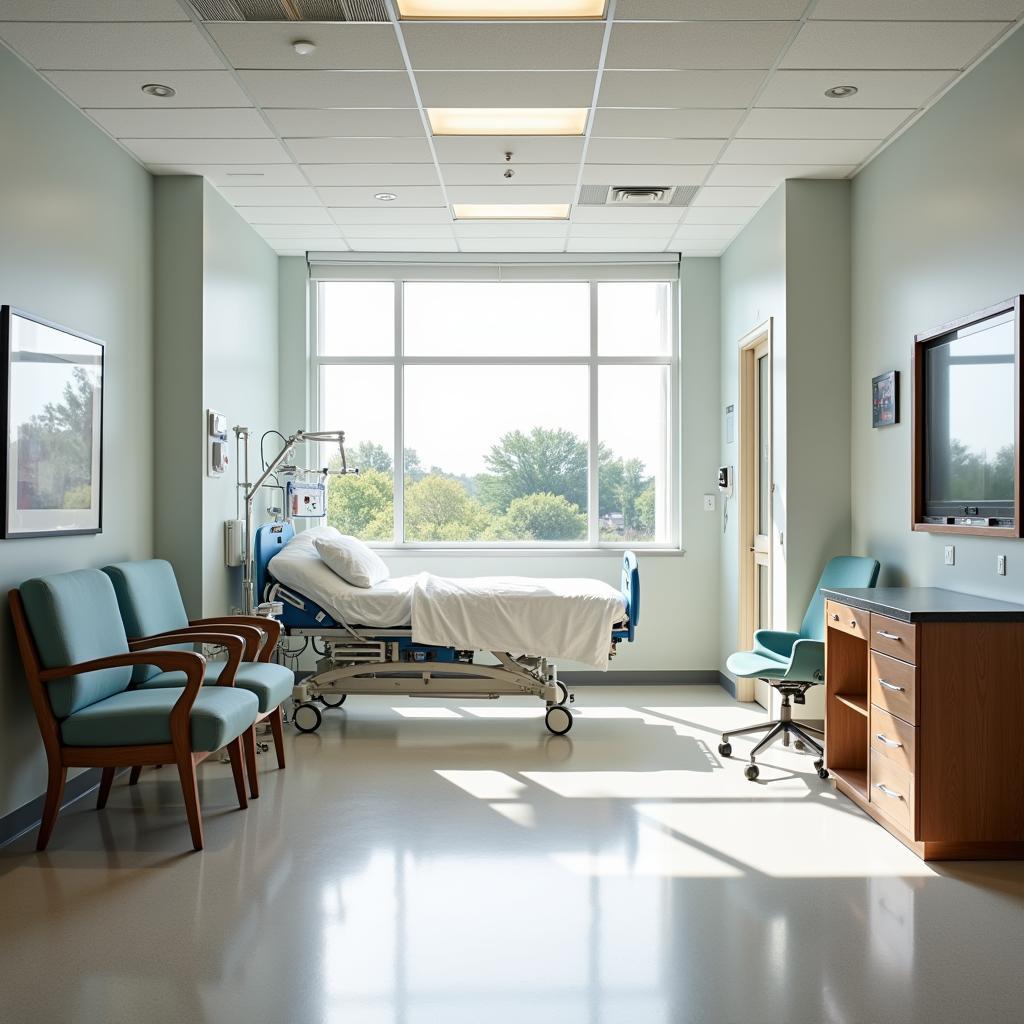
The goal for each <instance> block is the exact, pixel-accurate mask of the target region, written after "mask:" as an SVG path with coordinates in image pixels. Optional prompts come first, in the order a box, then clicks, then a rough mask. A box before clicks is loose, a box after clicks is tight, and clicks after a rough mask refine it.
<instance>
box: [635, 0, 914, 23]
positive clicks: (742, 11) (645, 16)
mask: <svg viewBox="0 0 1024 1024" xmlns="http://www.w3.org/2000/svg"><path fill="white" fill-rule="evenodd" d="M854 2H856V0H854ZM888 2H891V0H888ZM925 2H927V0H925ZM806 8H807V0H715V2H714V3H709V2H708V0H619V2H618V4H617V5H616V7H615V19H616V20H617V21H642V20H650V21H728V20H730V19H735V20H737V21H775V20H785V19H789V20H794V19H796V18H799V17H800V16H801V15H802V14H803V13H804V11H805V10H806Z"/></svg>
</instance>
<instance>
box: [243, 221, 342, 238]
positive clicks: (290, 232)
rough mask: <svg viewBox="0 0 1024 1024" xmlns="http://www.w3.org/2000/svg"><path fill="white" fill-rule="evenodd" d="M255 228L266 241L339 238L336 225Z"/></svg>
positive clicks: (276, 225)
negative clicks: (275, 239)
mask: <svg viewBox="0 0 1024 1024" xmlns="http://www.w3.org/2000/svg"><path fill="white" fill-rule="evenodd" d="M255 227H256V230H257V231H258V232H259V233H260V234H261V235H262V236H263V237H264V238H267V239H273V238H300V237H301V238H341V228H339V227H338V225H337V224H257V225H255Z"/></svg>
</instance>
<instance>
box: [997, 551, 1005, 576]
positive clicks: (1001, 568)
mask: <svg viewBox="0 0 1024 1024" xmlns="http://www.w3.org/2000/svg"><path fill="white" fill-rule="evenodd" d="M996 573H997V574H998V575H1000V576H1005V575H1006V555H996Z"/></svg>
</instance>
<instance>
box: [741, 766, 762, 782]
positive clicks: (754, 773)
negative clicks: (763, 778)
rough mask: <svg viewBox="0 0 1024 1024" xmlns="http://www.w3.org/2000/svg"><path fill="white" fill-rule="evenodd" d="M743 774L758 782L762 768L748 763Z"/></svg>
mask: <svg viewBox="0 0 1024 1024" xmlns="http://www.w3.org/2000/svg"><path fill="white" fill-rule="evenodd" d="M743 774H744V775H746V777H747V778H748V779H749V780H750V781H751V782H756V781H757V777H758V776H759V775H760V774H761V769H760V768H758V767H757V765H756V764H748V765H747V767H746V768H744V769H743Z"/></svg>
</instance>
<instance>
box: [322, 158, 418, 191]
mask: <svg viewBox="0 0 1024 1024" xmlns="http://www.w3.org/2000/svg"><path fill="white" fill-rule="evenodd" d="M302 171H303V173H304V174H305V175H306V177H307V178H308V179H309V180H310V181H311V182H312V183H313V184H314V185H376V184H377V182H379V181H384V180H385V178H386V179H387V181H388V183H389V185H395V186H399V185H436V184H437V183H438V181H437V169H436V168H435V167H434V165H433V164H432V163H430V164H427V163H422V164H394V163H380V164H370V163H367V164H303V165H302Z"/></svg>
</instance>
